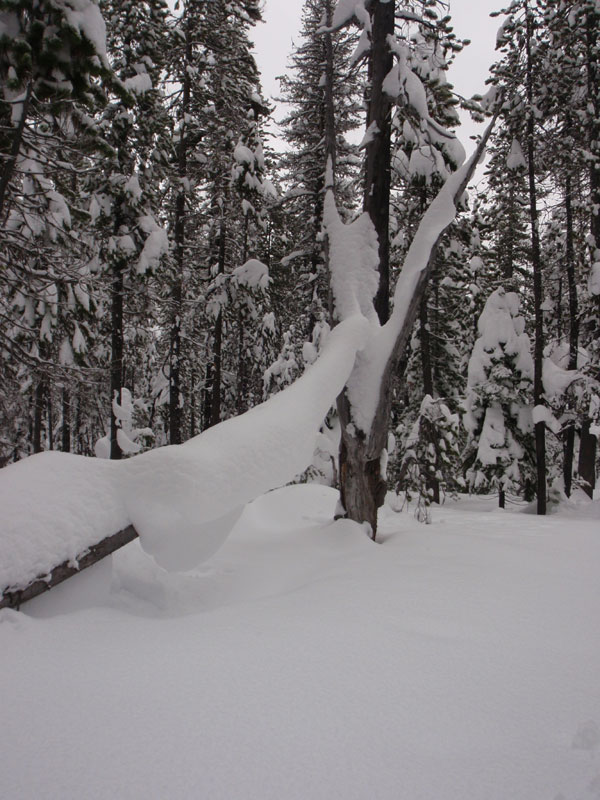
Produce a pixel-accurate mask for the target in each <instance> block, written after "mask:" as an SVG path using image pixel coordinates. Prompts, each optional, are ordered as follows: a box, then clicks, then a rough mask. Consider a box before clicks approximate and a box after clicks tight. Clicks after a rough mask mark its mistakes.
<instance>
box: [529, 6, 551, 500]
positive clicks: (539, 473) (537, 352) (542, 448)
mask: <svg viewBox="0 0 600 800" xmlns="http://www.w3.org/2000/svg"><path fill="white" fill-rule="evenodd" d="M525 13H526V15H527V35H526V42H525V48H526V54H527V103H528V106H529V107H528V110H527V166H528V175H529V213H530V220H531V263H532V267H533V302H534V311H535V341H534V355H533V402H534V405H535V406H539V405H543V403H544V384H543V376H542V368H543V363H544V313H543V311H542V304H543V300H544V298H543V287H542V257H541V250H540V232H539V215H538V207H537V187H536V182H535V119H534V114H533V60H532V49H531V41H532V39H533V18H532V12H531V11H530V9H529V6H528V3H527V0H526V2H525ZM535 456H536V494H537V513H538V514H540V515H544V514H545V513H546V501H547V497H546V494H547V488H546V423H545V422H538V423H536V425H535Z"/></svg>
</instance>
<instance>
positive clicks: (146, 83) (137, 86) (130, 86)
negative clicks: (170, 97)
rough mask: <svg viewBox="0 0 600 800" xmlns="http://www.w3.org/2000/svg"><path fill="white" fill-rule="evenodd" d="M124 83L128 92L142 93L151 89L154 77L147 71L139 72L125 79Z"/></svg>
mask: <svg viewBox="0 0 600 800" xmlns="http://www.w3.org/2000/svg"><path fill="white" fill-rule="evenodd" d="M123 85H124V86H125V88H126V89H127V91H128V92H133V93H134V94H137V95H142V94H145V93H146V92H149V91H151V89H152V78H151V77H150V75H148V73H147V72H139V73H138V74H137V75H133V76H132V77H131V78H127V79H126V80H125V81H123Z"/></svg>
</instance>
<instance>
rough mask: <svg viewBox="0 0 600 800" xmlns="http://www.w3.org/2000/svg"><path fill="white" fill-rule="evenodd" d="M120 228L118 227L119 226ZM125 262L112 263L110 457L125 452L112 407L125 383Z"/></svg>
mask: <svg viewBox="0 0 600 800" xmlns="http://www.w3.org/2000/svg"><path fill="white" fill-rule="evenodd" d="M117 230H118V228H117ZM124 270H125V264H123V262H122V261H120V260H115V261H114V262H113V265H112V292H111V357H110V402H111V407H110V457H111V458H112V459H116V460H118V459H120V458H122V455H123V453H122V452H121V448H120V447H119V443H118V442H117V430H118V427H119V426H118V424H117V418H116V416H115V413H114V411H113V408H112V403H113V401H114V400H115V399H116V400H117V401H118V402H121V387H122V385H123V293H124V280H123V272H124Z"/></svg>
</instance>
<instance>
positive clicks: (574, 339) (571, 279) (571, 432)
mask: <svg viewBox="0 0 600 800" xmlns="http://www.w3.org/2000/svg"><path fill="white" fill-rule="evenodd" d="M571 190H572V185H571V175H570V174H569V173H568V172H567V175H566V179H565V215H566V225H567V230H566V253H565V256H566V268H567V285H568V290H569V369H570V370H575V369H577V354H578V350H579V309H578V302H577V279H576V276H575V246H574V241H573V207H572V203H571ZM570 405H572V404H570ZM574 451H575V424H574V422H571V423H569V426H568V427H567V429H566V431H565V442H564V460H563V478H564V484H565V494H566V495H567V497H570V496H571V486H572V482H573V455H574Z"/></svg>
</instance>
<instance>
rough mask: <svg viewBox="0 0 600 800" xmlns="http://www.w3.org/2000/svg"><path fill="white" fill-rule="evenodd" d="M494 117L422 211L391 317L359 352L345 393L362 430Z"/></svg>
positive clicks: (406, 331)
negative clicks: (423, 211) (460, 165)
mask: <svg viewBox="0 0 600 800" xmlns="http://www.w3.org/2000/svg"><path fill="white" fill-rule="evenodd" d="M496 118H497V114H496V115H495V116H494V117H493V119H492V121H491V122H490V124H489V126H488V128H487V129H486V131H485V133H484V135H483V136H482V138H481V140H480V142H479V143H478V145H477V147H476V148H475V152H474V153H473V155H472V156H471V158H470V159H469V160H468V161H467V162H466V163H465V164H463V166H462V167H460V168H459V169H458V170H457V171H456V172H454V173H453V174H451V175H450V176H449V177H448V179H447V180H446V182H445V183H444V185H443V186H442V188H441V189H440V191H439V192H438V194H437V196H436V197H435V198H434V199H433V201H432V202H431V204H430V206H429V208H428V209H427V211H426V212H425V214H424V216H423V219H422V220H421V223H420V225H419V227H418V229H417V231H416V233H415V236H414V239H413V241H412V244H411V246H410V248H409V250H408V253H407V254H406V258H405V260H404V264H403V266H402V270H401V272H400V275H399V277H398V282H397V284H396V289H395V292H394V308H393V311H392V314H391V316H390V319H389V320H388V322H387V323H386V324H385V325H384V326H383V327H382V328H380V329H379V330H378V331H376V333H375V334H374V335H373V336H372V337H371V338H370V340H369V342H368V344H367V346H366V347H365V348H364V349H363V350H362V351H361V352H359V353H358V355H357V364H356V367H355V369H354V370H353V372H352V375H351V376H350V378H349V380H348V397H349V400H350V404H351V408H352V418H353V422H354V424H355V425H356V426H357V427H358V428H359V429H360V430H362V431H363V432H365V433H368V432H369V431H370V430H371V426H372V422H373V420H374V418H375V415H376V413H377V409H378V408H379V406H380V405H381V404H382V403H384V402H386V397H385V388H384V387H385V386H387V385H388V379H391V374H392V373H393V371H394V370H395V368H396V365H397V362H398V360H399V358H400V357H401V355H402V353H403V351H404V348H405V347H406V343H407V341H408V336H409V333H410V331H411V329H412V326H413V323H414V320H415V318H416V314H417V310H418V306H419V301H420V298H421V295H422V290H423V288H424V286H425V284H426V282H427V280H428V277H429V274H430V272H431V269H432V268H433V262H434V258H435V253H436V249H437V246H438V244H439V241H440V239H441V237H442V236H443V234H444V231H445V230H446V228H447V227H448V226H449V225H450V224H451V223H452V222H453V220H454V218H455V217H456V205H457V203H458V202H459V200H460V198H461V197H462V195H463V194H464V192H465V190H466V188H467V185H468V183H469V181H470V180H471V178H472V177H473V174H474V172H475V170H476V168H477V165H478V164H479V163H480V162H481V160H482V158H483V155H484V153H485V147H486V144H487V140H488V139H489V137H490V134H491V132H492V129H493V126H494V124H495V122H496Z"/></svg>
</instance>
